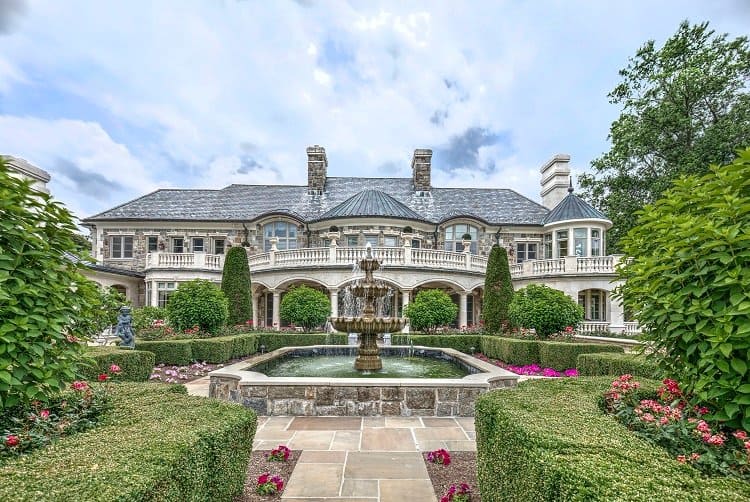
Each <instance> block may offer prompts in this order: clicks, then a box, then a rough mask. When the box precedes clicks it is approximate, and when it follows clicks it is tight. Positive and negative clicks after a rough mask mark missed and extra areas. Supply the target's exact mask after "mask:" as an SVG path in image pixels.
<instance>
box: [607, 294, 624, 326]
mask: <svg viewBox="0 0 750 502" xmlns="http://www.w3.org/2000/svg"><path fill="white" fill-rule="evenodd" d="M611 295H612V292H611V291H607V311H608V312H607V319H608V320H609V330H610V331H613V332H618V333H619V332H621V331H625V312H624V309H623V308H622V303H620V301H619V300H618V299H615V298H612V296H611Z"/></svg>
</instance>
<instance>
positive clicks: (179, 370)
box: [148, 362, 224, 383]
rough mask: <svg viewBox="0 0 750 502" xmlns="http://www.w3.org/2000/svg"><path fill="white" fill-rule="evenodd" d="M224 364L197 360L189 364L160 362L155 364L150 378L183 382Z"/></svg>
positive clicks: (167, 381) (159, 380)
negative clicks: (173, 364)
mask: <svg viewBox="0 0 750 502" xmlns="http://www.w3.org/2000/svg"><path fill="white" fill-rule="evenodd" d="M223 366H224V365H223V364H208V363H205V362H202V363H201V362H195V363H193V364H191V365H189V366H167V365H165V364H159V365H157V366H154V369H153V371H152V372H151V376H149V378H148V379H149V380H153V381H155V382H163V383H182V382H186V381H190V380H193V379H195V378H200V377H204V376H206V375H208V373H209V372H210V371H213V370H215V369H216V368H221V367H223Z"/></svg>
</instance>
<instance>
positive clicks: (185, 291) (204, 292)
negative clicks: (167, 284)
mask: <svg viewBox="0 0 750 502" xmlns="http://www.w3.org/2000/svg"><path fill="white" fill-rule="evenodd" d="M227 315H228V314H227V299H226V297H225V296H224V293H222V292H221V290H220V289H219V288H217V287H216V286H215V285H214V284H213V283H212V282H211V281H206V280H203V279H195V280H193V281H188V282H183V283H181V284H180V285H179V287H178V288H177V291H175V292H174V293H172V295H171V296H170V297H169V301H168V302H167V316H168V317H169V322H170V324H171V325H172V327H174V329H176V330H178V331H183V330H185V329H189V328H192V327H194V326H198V327H199V328H200V329H201V330H203V331H208V332H211V333H215V332H217V331H218V330H219V329H220V328H221V327H222V326H223V325H224V323H225V322H226V320H227Z"/></svg>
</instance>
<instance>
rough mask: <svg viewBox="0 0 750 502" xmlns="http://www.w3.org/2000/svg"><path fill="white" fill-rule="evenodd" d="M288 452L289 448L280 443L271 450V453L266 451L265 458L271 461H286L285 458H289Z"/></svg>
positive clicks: (289, 451)
mask: <svg viewBox="0 0 750 502" xmlns="http://www.w3.org/2000/svg"><path fill="white" fill-rule="evenodd" d="M290 453H291V450H290V449H289V448H287V447H286V446H284V445H282V444H280V445H279V446H277V447H276V448H274V449H273V450H271V453H267V454H266V458H267V459H268V460H269V461H271V462H286V461H287V460H289V454H290Z"/></svg>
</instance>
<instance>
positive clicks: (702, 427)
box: [695, 420, 711, 432]
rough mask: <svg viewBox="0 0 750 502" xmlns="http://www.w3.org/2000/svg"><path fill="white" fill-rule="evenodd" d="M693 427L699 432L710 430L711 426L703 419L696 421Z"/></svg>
mask: <svg viewBox="0 0 750 502" xmlns="http://www.w3.org/2000/svg"><path fill="white" fill-rule="evenodd" d="M695 429H696V430H697V431H699V432H711V427H710V426H709V425H708V424H707V423H706V421H705V420H701V421H700V422H698V425H696V426H695Z"/></svg>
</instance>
